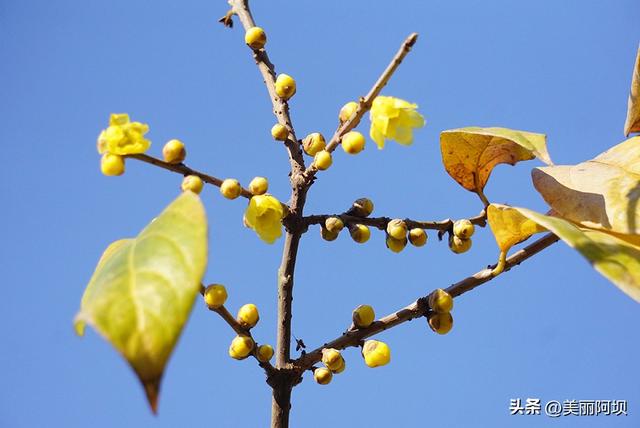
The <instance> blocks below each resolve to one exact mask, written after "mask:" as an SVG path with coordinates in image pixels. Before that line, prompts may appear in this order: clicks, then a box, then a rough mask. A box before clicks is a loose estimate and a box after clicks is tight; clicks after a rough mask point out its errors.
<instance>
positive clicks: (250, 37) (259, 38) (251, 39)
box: [244, 27, 267, 50]
mask: <svg viewBox="0 0 640 428" xmlns="http://www.w3.org/2000/svg"><path fill="white" fill-rule="evenodd" d="M244 42H245V43H246V44H247V45H249V47H250V48H251V49H254V50H258V49H262V48H263V47H264V45H265V43H267V34H266V33H265V32H264V30H263V29H262V28H260V27H251V28H249V29H248V30H247V32H246V33H244Z"/></svg>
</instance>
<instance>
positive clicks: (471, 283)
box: [293, 234, 559, 371]
mask: <svg viewBox="0 0 640 428" xmlns="http://www.w3.org/2000/svg"><path fill="white" fill-rule="evenodd" d="M558 239H559V238H558V237H557V236H555V235H553V234H547V235H545V236H543V237H542V238H540V239H538V240H536V241H534V242H533V243H531V244H530V245H528V246H526V247H525V248H523V249H521V250H520V251H517V252H516V253H514V254H513V255H512V256H511V257H509V258H507V262H506V266H505V269H504V272H507V271H508V270H509V269H511V268H512V267H514V266H516V265H519V264H520V263H522V262H523V261H525V260H527V259H528V258H530V257H531V256H533V255H535V254H537V253H539V252H540V251H542V250H544V249H545V248H547V247H548V246H550V245H552V244H553V243H555V242H557V241H558ZM493 267H494V266H489V267H487V268H486V269H482V270H481V271H479V272H477V273H475V274H474V275H471V276H469V277H467V278H465V279H463V280H461V281H458V282H456V283H455V284H453V285H451V286H450V287H449V288H447V289H445V290H446V291H447V292H448V293H449V294H450V295H451V296H452V297H458V296H460V295H462V294H464V293H466V292H468V291H471V290H473V289H474V288H476V287H478V286H479V285H481V284H484V283H486V282H488V281H491V280H492V279H493V278H495V276H493V275H492V274H491V271H492V269H493ZM427 300H428V295H427V296H424V297H420V298H418V299H417V300H416V301H414V302H413V303H411V304H410V305H408V306H405V307H404V308H402V309H400V310H398V311H396V312H394V313H392V314H389V315H387V316H386V317H384V318H381V319H379V320H377V321H375V322H374V323H373V324H371V325H370V326H369V327H367V328H363V329H350V330H347V331H346V332H344V333H343V334H342V335H341V336H340V337H338V338H336V339H334V340H332V341H330V342H328V343H325V344H324V345H323V346H321V347H319V348H317V349H314V350H313V351H311V352H308V353H306V354H304V355H302V356H301V357H300V358H298V359H297V360H295V361H294V362H293V365H294V366H295V367H296V368H297V369H298V370H301V371H304V370H308V369H309V368H310V367H311V366H312V365H313V364H315V363H317V362H318V361H320V360H321V359H322V350H323V349H324V348H335V349H345V348H348V347H351V346H359V345H360V343H361V342H362V340H364V339H366V338H368V337H371V336H373V335H375V334H377V333H380V332H382V331H384V330H388V329H390V328H392V327H395V326H397V325H399V324H402V323H404V322H407V321H411V320H412V319H414V318H420V317H422V316H424V315H425V313H426V311H427V310H428V303H427Z"/></svg>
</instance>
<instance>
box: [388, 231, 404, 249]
mask: <svg viewBox="0 0 640 428" xmlns="http://www.w3.org/2000/svg"><path fill="white" fill-rule="evenodd" d="M386 243H387V248H388V249H390V250H391V251H393V252H394V253H399V252H400V251H402V250H404V247H406V246H407V238H402V239H396V238H394V237H393V236H391V235H387V240H386Z"/></svg>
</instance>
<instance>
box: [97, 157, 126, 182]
mask: <svg viewBox="0 0 640 428" xmlns="http://www.w3.org/2000/svg"><path fill="white" fill-rule="evenodd" d="M100 170H101V171H102V173H103V174H104V175H107V176H109V177H112V176H116V175H122V174H124V158H123V157H122V156H118V155H114V154H111V153H105V154H103V155H102V158H101V159H100Z"/></svg>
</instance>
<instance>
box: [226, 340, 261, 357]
mask: <svg viewBox="0 0 640 428" xmlns="http://www.w3.org/2000/svg"><path fill="white" fill-rule="evenodd" d="M254 346H255V342H254V341H253V339H252V338H251V337H249V336H245V335H243V334H241V335H238V336H236V337H235V338H234V339H233V340H232V341H231V346H229V356H230V357H231V358H235V359H236V360H243V359H245V358H247V357H248V356H249V355H250V354H251V351H253V347H254Z"/></svg>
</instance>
